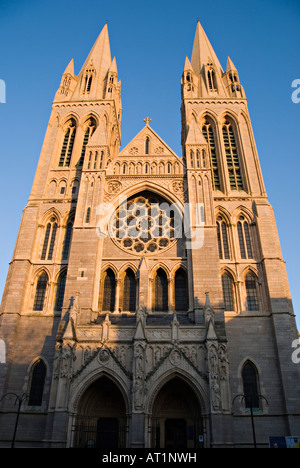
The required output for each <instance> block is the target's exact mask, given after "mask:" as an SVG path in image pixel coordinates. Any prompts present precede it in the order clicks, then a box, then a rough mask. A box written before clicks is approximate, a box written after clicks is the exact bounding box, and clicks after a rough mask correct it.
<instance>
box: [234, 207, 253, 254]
mask: <svg viewBox="0 0 300 468" xmlns="http://www.w3.org/2000/svg"><path fill="white" fill-rule="evenodd" d="M237 232H238V238H239V245H240V254H241V258H253V250H252V242H251V236H250V227H249V224H248V222H247V221H246V219H245V217H244V216H240V217H239V221H238V223H237Z"/></svg>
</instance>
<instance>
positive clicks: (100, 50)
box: [73, 24, 112, 100]
mask: <svg viewBox="0 0 300 468" xmlns="http://www.w3.org/2000/svg"><path fill="white" fill-rule="evenodd" d="M111 65H112V60H111V53H110V44H109V36H108V28H107V24H105V26H104V28H103V29H102V31H101V33H100V34H99V36H98V38H97V40H96V42H95V44H94V45H93V47H92V50H91V51H90V53H89V55H88V57H87V59H86V61H85V62H84V64H83V66H82V68H81V70H80V73H79V76H78V78H79V79H78V85H77V87H76V90H75V92H74V95H73V99H76V100H77V99H82V98H83V97H84V98H86V99H88V100H90V99H102V98H103V90H104V80H105V77H106V75H107V72H108V70H109V68H110V66H111ZM82 77H83V79H82ZM87 83H88V84H87ZM85 88H88V89H87V90H88V92H85V91H86V89H85Z"/></svg>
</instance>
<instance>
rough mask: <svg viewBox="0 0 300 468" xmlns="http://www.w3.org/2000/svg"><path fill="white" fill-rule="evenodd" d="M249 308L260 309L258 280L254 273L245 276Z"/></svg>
mask: <svg viewBox="0 0 300 468" xmlns="http://www.w3.org/2000/svg"><path fill="white" fill-rule="evenodd" d="M245 288H246V301H247V310H250V311H251V310H259V305H258V294H257V280H256V277H255V276H254V275H253V274H252V273H248V274H247V276H246V278H245Z"/></svg>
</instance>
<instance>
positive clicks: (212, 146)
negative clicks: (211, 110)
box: [202, 119, 221, 190]
mask: <svg viewBox="0 0 300 468" xmlns="http://www.w3.org/2000/svg"><path fill="white" fill-rule="evenodd" d="M202 133H203V135H204V138H205V139H206V141H207V143H208V150H209V155H210V163H211V168H212V172H213V188H214V190H221V184H220V176H219V168H218V159H217V150H216V142H215V135H214V130H213V126H212V123H211V122H210V121H209V120H208V119H206V120H205V123H204V125H203V127H202Z"/></svg>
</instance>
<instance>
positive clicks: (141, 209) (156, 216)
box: [110, 191, 181, 255]
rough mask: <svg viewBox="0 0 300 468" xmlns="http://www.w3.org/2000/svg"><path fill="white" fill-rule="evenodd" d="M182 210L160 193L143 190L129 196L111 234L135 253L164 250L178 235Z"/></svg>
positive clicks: (113, 225) (113, 217) (117, 213)
mask: <svg viewBox="0 0 300 468" xmlns="http://www.w3.org/2000/svg"><path fill="white" fill-rule="evenodd" d="M177 220H178V221H179V222H178V225H180V226H181V218H180V215H179V211H178V209H176V207H175V206H174V205H171V204H170V203H168V202H167V201H166V200H165V199H163V198H162V197H160V196H159V195H156V194H153V193H151V192H147V191H145V192H142V193H140V194H139V195H134V196H133V197H131V198H129V199H127V200H126V201H125V202H123V203H122V204H121V205H120V206H119V208H118V209H117V210H116V211H115V213H114V214H113V216H112V218H111V221H110V236H111V238H112V239H113V240H114V242H115V243H116V244H117V245H118V246H119V247H121V248H123V249H125V250H127V251H130V252H131V253H133V254H139V255H146V254H155V253H160V252H162V251H163V250H165V249H167V248H169V247H171V246H172V245H174V243H175V242H176V240H177V238H178V230H177V229H176V221H177Z"/></svg>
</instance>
